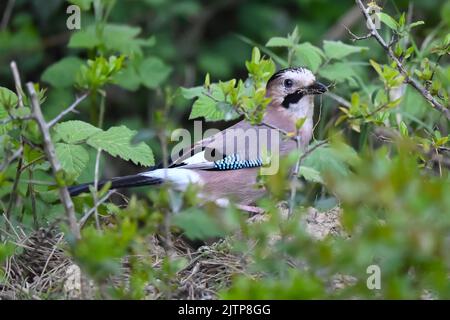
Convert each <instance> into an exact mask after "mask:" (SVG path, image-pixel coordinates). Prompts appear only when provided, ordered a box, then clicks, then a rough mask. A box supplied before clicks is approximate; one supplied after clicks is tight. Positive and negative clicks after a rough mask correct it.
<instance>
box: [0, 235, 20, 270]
mask: <svg viewBox="0 0 450 320" xmlns="http://www.w3.org/2000/svg"><path fill="white" fill-rule="evenodd" d="M15 248H16V246H15V245H14V244H13V243H12V242H10V241H7V242H5V243H0V263H3V261H5V260H6V259H7V258H8V257H10V256H12V255H13V254H14V250H15ZM0 275H1V273H0Z"/></svg>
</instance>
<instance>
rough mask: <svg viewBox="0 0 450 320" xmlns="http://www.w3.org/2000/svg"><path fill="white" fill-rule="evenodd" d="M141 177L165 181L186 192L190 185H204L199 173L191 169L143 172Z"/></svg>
mask: <svg viewBox="0 0 450 320" xmlns="http://www.w3.org/2000/svg"><path fill="white" fill-rule="evenodd" d="M141 175H143V176H146V177H152V178H159V179H163V180H164V181H168V182H170V183H172V184H173V185H174V186H175V188H177V189H179V190H182V191H184V190H186V188H187V187H188V185H189V184H199V185H202V184H203V181H202V179H201V177H200V175H199V174H198V173H196V172H195V171H193V170H189V169H182V168H168V169H157V170H153V171H148V172H143V173H141Z"/></svg>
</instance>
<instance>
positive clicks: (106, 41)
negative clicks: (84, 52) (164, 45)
mask: <svg viewBox="0 0 450 320" xmlns="http://www.w3.org/2000/svg"><path fill="white" fill-rule="evenodd" d="M140 32H141V28H139V27H132V26H128V25H122V24H112V23H110V24H106V25H105V26H104V27H103V28H100V27H97V26H96V25H90V26H88V27H85V28H83V29H82V30H80V31H77V32H75V33H74V34H73V35H72V37H71V38H70V41H69V45H68V46H69V48H85V49H93V48H95V47H101V48H104V49H106V50H109V51H110V52H112V53H116V52H117V51H119V52H121V53H124V54H127V55H133V54H139V55H142V48H141V47H150V46H152V45H154V42H155V39H154V38H153V37H150V38H148V39H140V38H137V36H138V35H139V33H140Z"/></svg>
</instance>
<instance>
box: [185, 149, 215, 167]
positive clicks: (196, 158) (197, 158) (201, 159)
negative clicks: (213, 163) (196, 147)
mask: <svg viewBox="0 0 450 320" xmlns="http://www.w3.org/2000/svg"><path fill="white" fill-rule="evenodd" d="M208 162H210V161H208V160H206V159H205V150H203V151H201V152H197V153H196V154H194V155H193V156H192V157H190V158H187V159H185V160H183V163H185V164H187V165H188V164H199V163H208Z"/></svg>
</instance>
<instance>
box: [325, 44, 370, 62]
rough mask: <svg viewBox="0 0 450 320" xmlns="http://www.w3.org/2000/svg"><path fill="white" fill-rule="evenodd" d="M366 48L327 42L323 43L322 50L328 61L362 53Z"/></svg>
mask: <svg viewBox="0 0 450 320" xmlns="http://www.w3.org/2000/svg"><path fill="white" fill-rule="evenodd" d="M368 49H369V48H367V47H359V46H353V45H349V44H346V43H343V42H342V41H327V40H325V41H324V42H323V50H324V51H325V55H326V56H327V57H328V58H330V59H337V60H339V59H342V58H345V57H346V56H348V55H351V54H353V53H360V52H362V51H365V50H368Z"/></svg>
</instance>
